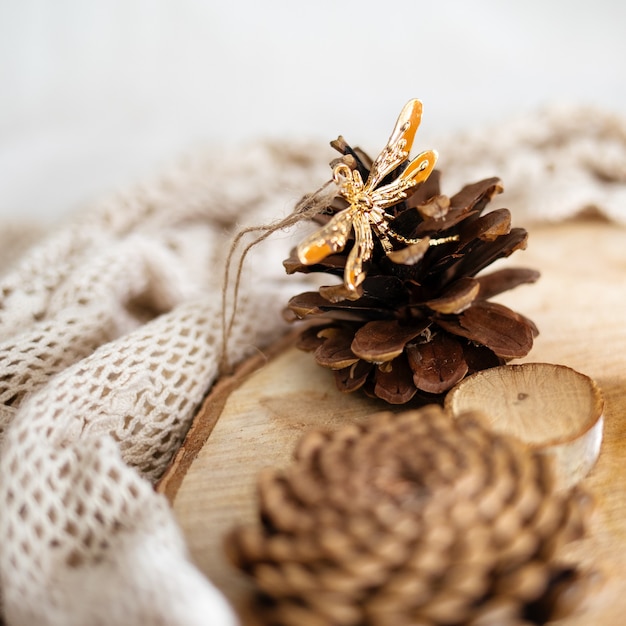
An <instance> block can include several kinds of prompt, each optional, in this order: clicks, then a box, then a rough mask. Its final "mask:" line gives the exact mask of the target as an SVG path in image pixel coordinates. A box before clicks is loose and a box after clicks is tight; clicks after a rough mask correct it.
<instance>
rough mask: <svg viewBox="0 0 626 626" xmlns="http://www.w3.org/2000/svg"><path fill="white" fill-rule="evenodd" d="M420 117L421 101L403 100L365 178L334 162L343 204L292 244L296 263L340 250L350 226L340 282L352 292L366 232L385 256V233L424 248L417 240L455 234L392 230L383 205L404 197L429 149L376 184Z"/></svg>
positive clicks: (426, 170)
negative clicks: (421, 234)
mask: <svg viewBox="0 0 626 626" xmlns="http://www.w3.org/2000/svg"><path fill="white" fill-rule="evenodd" d="M421 118H422V103H421V102H420V101H419V100H417V99H413V100H409V102H407V104H406V105H405V106H404V108H403V109H402V111H401V112H400V115H399V117H398V120H397V121H396V125H395V127H394V129H393V132H392V133H391V136H390V137H389V141H387V145H386V146H385V147H384V148H383V150H382V152H381V153H380V154H379V155H378V157H377V158H376V160H375V161H374V162H373V164H372V167H371V169H370V172H369V176H368V177H367V180H366V181H365V183H364V182H363V178H362V177H361V174H360V173H359V171H358V169H352V168H351V167H349V166H348V165H347V164H346V163H344V162H340V163H338V164H337V165H335V167H334V169H333V180H334V182H335V183H336V185H337V187H338V189H339V195H340V196H341V197H343V198H344V199H345V200H346V201H347V202H348V205H349V206H348V207H347V208H346V209H343V210H342V211H340V212H339V213H337V214H336V215H335V216H334V217H333V218H332V219H331V220H330V221H329V222H328V223H327V224H325V225H324V226H323V227H322V228H321V229H320V230H318V231H317V232H315V233H313V234H312V235H310V236H309V237H307V238H306V239H304V240H303V241H302V242H301V243H300V244H299V245H298V247H297V254H298V259H299V261H300V263H302V264H303V265H314V264H315V263H319V262H320V261H322V260H323V259H325V258H326V257H327V256H329V255H331V254H335V253H336V252H341V251H342V250H343V249H344V247H345V246H346V243H347V241H348V237H349V236H350V232H351V231H353V232H354V245H353V247H352V250H350V253H349V254H348V258H347V260H346V265H345V270H344V286H345V289H346V290H347V292H348V294H354V295H356V291H357V287H358V286H359V285H360V284H361V283H362V282H363V280H364V279H365V270H364V268H363V266H364V264H365V263H366V262H367V261H368V260H369V259H370V258H371V256H372V251H373V249H374V238H373V236H372V231H373V232H374V233H375V234H376V236H377V237H378V240H379V241H380V243H381V245H382V247H383V249H384V251H385V252H386V254H387V255H391V256H393V255H394V254H395V252H396V251H395V250H394V247H393V244H392V243H391V241H390V238H391V239H395V240H396V241H397V242H399V243H403V244H406V245H407V246H419V247H421V248H424V246H423V244H426V246H425V248H428V247H429V246H435V245H439V244H442V243H446V242H448V241H452V240H454V239H456V238H457V237H442V238H439V239H429V238H428V237H424V238H420V239H408V238H406V237H403V236H402V235H400V234H399V233H397V232H395V231H394V230H393V229H392V228H391V226H390V224H389V221H390V220H391V219H393V216H392V215H390V214H389V213H387V211H386V209H388V208H389V207H392V206H393V205H395V204H398V203H399V202H401V201H402V200H404V199H405V198H406V197H407V195H408V191H409V190H410V189H412V188H413V187H415V186H416V185H418V184H419V183H421V182H423V181H425V180H426V179H427V178H428V177H429V176H430V173H431V172H432V171H433V168H434V167H435V163H436V161H437V152H436V151H435V150H427V151H425V152H422V153H420V154H419V155H418V156H416V157H415V158H414V159H413V160H412V161H411V162H410V163H409V164H408V165H407V167H406V168H405V169H404V170H403V171H402V172H401V173H400V175H399V176H398V177H397V178H396V179H394V180H393V181H392V182H390V183H388V184H386V185H382V186H379V185H380V183H381V182H382V181H383V180H384V179H385V177H386V176H387V175H388V174H390V173H391V172H393V170H395V169H396V168H397V167H398V166H400V165H401V164H402V163H404V162H405V161H406V160H407V159H408V157H409V152H410V150H411V146H412V145H413V139H414V138H415V132H416V131H417V128H418V127H419V124H420V121H421ZM420 244H422V245H420ZM422 254H423V251H422ZM420 256H421V255H420ZM409 257H410V255H409Z"/></svg>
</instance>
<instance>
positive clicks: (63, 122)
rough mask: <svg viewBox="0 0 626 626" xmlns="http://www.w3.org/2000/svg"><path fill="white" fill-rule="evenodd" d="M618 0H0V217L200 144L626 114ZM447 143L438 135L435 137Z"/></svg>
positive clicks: (361, 138) (85, 197)
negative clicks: (419, 111) (537, 112)
mask: <svg viewBox="0 0 626 626" xmlns="http://www.w3.org/2000/svg"><path fill="white" fill-rule="evenodd" d="M625 32H626V3H624V2H623V1H622V0H595V2H583V1H580V0H568V1H566V0H555V1H551V2H550V1H548V0H525V1H524V2H519V1H518V2H515V3H513V2H509V3H504V2H496V1H495V0H478V1H476V2H470V1H463V0H442V1H435V0H432V1H431V2H428V3H427V2H421V1H410V0H400V1H397V2H385V1H382V0H381V1H380V2H374V1H373V0H360V1H344V2H342V1H341V0H336V1H335V2H332V1H331V0H308V1H307V2H297V1H296V0H291V1H289V0H266V1H257V0H242V1H240V2H236V1H231V2H227V1H225V0H222V1H221V2H213V1H210V0H205V1H201V0H102V1H100V0H0V218H6V217H18V218H30V217H34V218H38V219H46V220H50V219H53V218H56V217H57V216H59V215H61V214H63V213H65V212H67V211H69V210H73V209H75V208H76V207H78V206H80V205H81V204H82V203H84V202H86V201H90V200H92V199H94V198H97V197H99V196H101V195H103V194H105V193H107V192H109V191H112V190H114V189H116V188H119V187H121V186H124V185H127V184H129V183H131V182H132V181H135V180H137V179H138V178H140V177H143V176H145V175H146V174H147V173H149V172H152V171H154V170H157V169H158V168H159V167H161V166H163V164H166V163H168V162H170V161H172V160H174V159H175V158H176V157H177V156H178V155H180V154H181V153H183V152H185V151H188V150H191V149H195V148H196V147H197V146H200V145H208V146H212V145H214V144H215V145H219V144H220V143H224V142H230V143H235V144H244V143H245V142H246V141H248V140H251V139H255V138H258V137H265V136H273V137H276V136H277V137H285V136H293V137H302V138H305V137H314V138H319V139H321V140H324V141H327V140H329V139H332V138H334V137H336V136H337V134H339V133H342V134H344V135H345V136H346V137H347V138H348V139H349V140H351V141H352V142H354V143H358V144H360V145H362V146H364V147H371V148H372V149H373V150H376V149H377V147H379V146H380V145H382V143H383V142H384V141H385V140H386V139H387V136H388V134H389V131H390V129H391V125H392V124H393V122H394V121H395V117H396V115H397V113H398V112H399V110H400V108H401V107H402V105H403V104H404V102H405V101H406V100H407V99H408V98H410V97H419V98H420V99H422V101H423V102H424V117H423V120H422V128H421V129H420V135H419V137H420V140H418V141H416V146H417V147H420V146H423V147H432V146H430V145H427V141H428V138H429V137H430V136H437V135H441V134H447V133H450V132H455V131H457V130H459V129H464V128H470V127H474V126H477V125H482V124H485V123H488V122H491V121H497V120H501V119H506V118H509V117H511V116H514V115H516V114H519V113H522V112H527V111H532V110H533V109H535V108H537V107H539V106H542V105H544V104H546V103H554V102H564V103H581V104H582V103H585V104H595V105H598V106H600V107H603V108H605V109H608V110H611V111H615V112H618V113H623V112H626V81H625V80H624V69H623V66H624V62H625V60H626V35H625ZM435 147H436V146H435Z"/></svg>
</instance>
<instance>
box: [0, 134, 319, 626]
mask: <svg viewBox="0 0 626 626" xmlns="http://www.w3.org/2000/svg"><path fill="white" fill-rule="evenodd" d="M308 153H309V150H308V149H307V147H306V146H302V145H301V146H299V147H298V149H296V150H292V149H290V148H288V147H287V146H278V145H273V144H263V145H256V146H253V147H251V148H250V149H249V150H247V151H245V152H241V151H240V152H238V153H237V154H236V155H235V154H232V155H221V156H220V158H217V157H216V158H202V157H198V158H197V159H194V160H191V161H187V162H185V163H182V164H181V165H180V166H179V167H177V168H176V169H174V170H173V171H171V172H170V173H168V174H167V175H166V176H165V177H163V178H161V179H159V180H156V181H153V182H152V183H150V184H148V185H147V186H145V187H143V188H137V189H133V190H131V191H129V192H127V193H125V194H120V195H117V196H115V197H113V198H111V199H109V200H107V201H105V202H104V203H102V204H100V205H98V206H95V207H93V208H92V209H90V210H88V211H85V212H84V213H82V214H81V215H79V216H77V217H76V218H75V219H73V220H72V221H70V222H69V223H67V224H64V225H62V226H61V227H60V228H59V229H58V230H57V231H55V232H53V233H51V234H50V235H49V236H48V237H46V238H45V239H42V240H41V241H40V243H39V244H37V245H35V246H34V247H33V248H31V249H30V250H29V251H28V252H27V253H25V254H24V255H23V256H22V257H21V258H20V259H17V260H16V261H15V262H14V263H12V265H11V266H10V268H9V270H8V271H7V272H6V273H5V274H4V276H3V277H2V278H1V279H0V296H1V300H0V440H1V448H0V502H2V503H3V505H2V508H1V509H0V584H1V588H0V589H1V595H2V608H3V614H4V619H5V620H6V622H7V624H10V625H14V624H23V625H29V626H32V625H33V624H55V625H56V624H59V625H60V624H64V625H70V624H104V623H106V624H128V625H131V624H168V625H169V624H230V623H234V618H233V616H232V612H231V611H230V609H229V608H228V606H227V604H226V603H225V601H224V600H223V599H222V597H221V596H220V595H219V594H218V593H217V592H216V591H215V590H214V589H213V588H212V587H211V586H210V584H209V583H208V582H207V581H206V580H205V579H204V578H203V577H202V576H201V575H200V574H199V572H198V571H197V570H196V569H195V568H194V567H193V566H192V565H191V564H190V562H189V561H188V560H187V557H186V554H185V547H184V544H183V541H182V539H181V537H180V534H179V531H178V529H177V527H176V525H175V523H174V521H173V518H172V515H171V513H170V511H169V509H168V506H167V503H166V502H165V501H164V499H163V498H162V497H161V496H159V495H156V494H155V492H154V490H153V488H152V483H153V482H154V481H155V480H156V479H157V478H158V477H159V476H161V474H162V473H163V471H164V469H165V467H166V466H167V464H168V462H169V461H170V459H171V458H172V456H173V454H174V453H175V451H176V450H177V448H178V446H179V444H180V442H181V441H182V439H183V437H184V435H185V433H186V431H187V429H188V427H189V424H190V421H191V419H192V417H193V415H194V414H195V412H196V411H197V409H198V406H199V404H200V402H201V400H202V398H203V395H204V394H205V393H206V392H207V389H208V388H209V386H210V384H211V382H212V381H213V380H214V379H215V377H216V376H217V373H218V365H219V360H220V355H221V345H222V329H221V309H222V301H221V283H222V277H223V267H224V260H225V256H226V254H227V252H228V248H229V246H230V243H231V241H232V237H233V235H234V233H235V232H237V231H238V230H239V229H240V228H241V227H243V226H245V225H247V224H259V223H266V222H269V221H272V220H274V219H276V218H277V217H280V216H281V215H285V214H287V213H288V212H289V211H291V209H292V207H293V204H294V203H295V202H296V201H297V200H298V198H299V197H300V195H301V194H302V193H304V192H305V191H308V190H309V188H310V185H311V180H319V181H323V180H324V178H325V177H326V176H327V171H326V169H325V167H324V165H323V159H319V163H320V165H319V170H318V171H316V166H315V164H314V163H313V162H312V161H311V160H310V159H309V157H308V156H307V155H308ZM292 244H293V241H292V240H291V239H289V238H288V237H286V236H285V235H284V234H283V235H282V236H281V234H280V233H277V234H276V235H275V236H274V238H273V240H272V241H271V242H268V243H267V244H261V245H259V246H258V248H256V249H254V250H253V251H252V253H251V258H250V260H249V262H247V263H246V265H245V268H246V271H245V276H244V282H243V283H242V288H241V297H240V300H239V314H238V315H237V317H236V321H235V324H234V326H233V330H232V337H231V340H230V342H229V357H230V359H231V361H238V360H240V359H241V358H243V357H244V356H245V355H246V354H247V353H249V352H250V351H251V350H253V349H255V346H261V345H263V344H264V343H267V342H268V341H271V340H272V338H274V337H276V335H277V334H278V333H279V332H281V330H282V324H281V321H280V320H281V315H280V309H281V308H282V306H283V304H284V302H285V301H286V299H287V298H288V297H289V295H290V294H291V293H292V292H293V290H294V289H295V288H297V287H296V285H295V283H293V282H292V281H289V280H287V279H286V278H283V269H282V265H281V259H282V258H284V256H285V254H286V253H288V250H289V248H290V246H291V245H292ZM300 287H302V285H300ZM287 289H289V291H287ZM208 531H210V529H208Z"/></svg>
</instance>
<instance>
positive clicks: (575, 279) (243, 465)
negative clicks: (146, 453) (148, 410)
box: [159, 219, 626, 626]
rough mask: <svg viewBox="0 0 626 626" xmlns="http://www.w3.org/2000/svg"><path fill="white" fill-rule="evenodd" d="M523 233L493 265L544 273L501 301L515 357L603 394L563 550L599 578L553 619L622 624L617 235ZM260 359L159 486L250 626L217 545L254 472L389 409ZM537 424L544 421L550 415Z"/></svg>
mask: <svg viewBox="0 0 626 626" xmlns="http://www.w3.org/2000/svg"><path fill="white" fill-rule="evenodd" d="M529 230H530V240H529V245H528V249H527V250H526V251H524V252H518V253H516V254H515V255H513V257H512V258H511V259H507V260H506V261H502V262H499V263H498V264H496V265H497V266H498V267H503V266H505V265H509V266H511V265H516V266H525V267H531V268H534V269H538V270H540V271H541V274H542V277H541V278H540V280H539V282H538V283H536V284H535V285H529V286H522V287H518V288H517V289H516V290H514V291H511V292H508V293H506V294H503V295H502V296H500V298H499V301H501V302H502V303H504V304H506V305H508V306H510V307H511V308H513V309H514V310H516V311H519V312H520V313H523V314H525V315H527V316H528V317H530V318H531V319H533V320H534V321H535V322H536V324H537V325H538V327H539V329H540V332H541V334H540V336H539V337H538V338H537V340H536V343H535V347H534V348H533V350H532V352H531V353H530V355H529V356H528V357H527V358H526V359H524V360H525V361H528V362H531V361H535V362H547V363H557V364H563V365H567V366H569V367H571V368H574V369H575V370H578V371H579V372H582V373H584V374H586V375H588V376H590V377H592V378H593V379H594V380H595V381H596V383H597V384H598V385H599V387H600V389H601V391H602V394H603V396H604V400H605V410H604V420H605V422H604V440H603V443H602V449H601V453H600V458H599V460H598V462H597V464H596V466H595V467H594V468H593V469H592V471H591V473H590V474H589V476H588V477H587V478H586V479H585V480H584V481H583V484H584V486H585V487H586V488H587V489H588V490H589V491H590V492H591V493H592V494H593V496H594V498H595V500H596V508H595V512H594V515H593V518H592V523H591V527H590V529H589V534H588V537H587V538H585V539H584V540H582V541H579V542H577V543H576V544H572V545H571V546H570V547H569V548H568V552H567V554H566V555H564V556H566V557H570V558H576V559H577V560H579V562H580V563H582V565H583V566H584V567H589V568H593V569H594V570H596V571H597V572H598V576H597V577H596V578H597V581H598V584H597V585H596V586H595V588H594V591H593V593H592V594H591V595H590V596H589V598H588V600H587V602H586V605H585V607H584V609H583V610H581V611H580V612H579V613H577V614H576V615H575V616H573V617H570V618H568V619H567V620H564V621H562V622H560V623H562V624H563V625H565V624H567V625H568V626H583V625H585V626H587V625H589V624H594V625H605V624H606V625H613V624H621V623H623V619H624V615H625V614H626V443H625V435H626V323H625V322H626V319H625V318H626V230H625V229H623V228H620V227H618V226H616V225H615V224H610V223H607V222H605V221H602V220H599V219H597V220H594V219H586V220H583V219H579V220H573V221H569V222H564V223H560V224H558V225H547V226H541V227H535V228H531V229H529ZM261 364H262V360H260V359H258V358H257V360H256V361H254V362H251V363H248V364H247V365H246V366H245V367H244V369H243V370H241V371H240V373H239V374H238V375H236V376H235V377H233V378H232V379H230V380H229V381H227V382H226V383H224V382H223V383H222V384H221V386H220V385H218V386H216V391H214V392H213V393H212V394H210V395H209V397H208V399H207V402H206V403H205V405H204V407H203V409H202V410H201V411H200V412H199V414H198V416H197V418H196V422H195V424H194V429H193V430H192V431H191V432H190V435H189V437H188V440H187V442H186V448H184V449H183V450H182V451H181V453H180V454H179V457H178V458H177V461H176V462H175V463H174V464H173V466H172V468H170V470H169V472H168V474H167V475H166V476H165V477H164V479H163V481H162V483H161V484H160V487H159V489H160V490H161V491H163V492H164V493H166V494H167V495H168V497H169V498H170V501H171V502H172V506H173V510H174V512H175V515H176V516H177V518H178V520H179V523H180V525H181V527H182V530H183V532H184V534H185V537H186V540H187V543H188V546H189V549H190V552H191V554H192V557H193V559H194V561H195V562H196V564H197V565H198V567H199V568H200V569H201V570H202V571H203V572H204V573H205V574H206V575H207V577H209V578H210V579H211V580H212V581H213V582H214V583H215V584H216V585H217V586H218V587H219V588H220V589H221V590H222V591H223V592H224V593H225V594H226V596H227V597H228V598H229V600H230V601H231V602H232V603H233V604H234V606H235V607H236V608H237V610H238V611H239V612H240V615H241V617H242V621H243V622H244V623H246V624H252V623H254V617H253V615H251V614H250V613H249V611H248V610H247V601H248V598H249V594H250V592H251V585H250V583H249V581H247V580H246V579H245V577H244V576H243V575H241V574H239V573H238V572H237V571H235V570H234V569H232V568H231V566H230V565H229V564H228V563H227V561H226V559H225V556H224V552H223V548H222V546H223V537H224V535H225V533H226V532H228V530H229V529H230V528H232V527H233V526H234V525H236V524H239V523H246V522H252V521H253V520H254V519H255V515H256V501H255V482H256V475H257V473H258V471H259V470H260V469H261V468H262V467H265V466H274V467H283V466H286V465H287V464H288V463H289V461H290V458H291V454H292V451H293V448H294V445H295V443H296V442H297V440H298V439H299V437H300V436H301V435H302V434H303V433H304V432H305V431H307V430H309V429H311V428H314V427H317V426H323V427H326V426H329V427H333V426H337V425H339V424H342V423H344V422H346V421H348V420H360V419H364V418H365V417H367V416H368V415H369V414H371V413H372V412H375V411H378V410H384V409H388V408H389V407H388V405H386V404H384V403H382V402H376V401H373V400H370V399H368V398H366V397H364V396H362V395H358V394H352V395H344V394H341V393H340V392H338V391H337V390H336V389H335V387H334V382H333V379H332V375H331V373H330V372H328V371H327V370H324V369H323V368H321V367H319V366H317V365H316V364H315V363H314V361H313V357H312V356H311V355H310V354H306V353H302V352H299V351H298V350H296V349H295V348H286V349H282V350H278V354H277V355H275V356H274V357H273V358H271V359H269V360H268V361H267V362H265V363H264V364H262V366H261ZM259 366H260V367H259ZM255 367H258V369H256V371H253V370H254V369H255ZM398 410H400V409H398ZM545 419H546V422H547V423H549V421H550V419H551V415H550V414H546V415H545ZM185 455H186V456H185Z"/></svg>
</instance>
